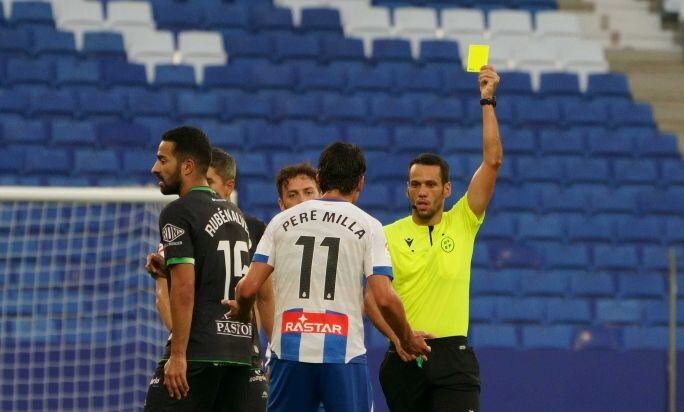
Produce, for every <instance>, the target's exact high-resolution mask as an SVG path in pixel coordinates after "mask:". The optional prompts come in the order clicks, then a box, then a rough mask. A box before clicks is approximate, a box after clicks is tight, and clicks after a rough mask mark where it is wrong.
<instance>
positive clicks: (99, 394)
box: [0, 187, 174, 411]
mask: <svg viewBox="0 0 684 412" xmlns="http://www.w3.org/2000/svg"><path fill="white" fill-rule="evenodd" d="M173 198H174V197H166V196H162V195H161V194H160V193H159V191H158V189H152V188H150V189H145V188H139V189H124V188H113V189H109V188H88V189H69V188H46V187H44V188H24V187H0V356H1V358H0V359H1V360H0V368H1V369H2V375H1V376H2V378H1V380H0V382H1V385H2V390H1V391H0V410H2V411H25V410H51V411H62V410H64V411H67V410H68V411H72V410H79V411H86V410H92V411H125V410H136V411H137V410H141V408H142V404H143V402H144V398H145V393H146V390H147V385H148V383H149V380H150V377H151V376H152V372H153V370H154V368H155V364H156V362H158V360H159V358H160V356H161V354H162V349H163V346H164V343H165V341H166V338H167V336H168V333H167V332H166V330H165V329H164V327H163V325H162V323H161V321H160V319H159V317H158V315H157V312H156V308H155V297H154V282H153V280H152V279H151V278H150V277H149V276H148V275H147V274H146V272H145V270H144V262H145V256H146V255H147V253H149V252H151V251H154V250H156V245H157V243H158V241H159V231H158V226H157V219H158V216H159V212H160V211H161V209H162V207H163V205H164V204H165V203H166V202H168V201H170V200H173Z"/></svg>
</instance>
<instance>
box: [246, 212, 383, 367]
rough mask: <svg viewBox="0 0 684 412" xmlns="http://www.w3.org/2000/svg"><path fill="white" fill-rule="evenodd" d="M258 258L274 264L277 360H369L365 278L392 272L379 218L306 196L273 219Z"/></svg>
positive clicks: (272, 349) (275, 350)
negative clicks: (366, 331) (365, 327)
mask: <svg viewBox="0 0 684 412" xmlns="http://www.w3.org/2000/svg"><path fill="white" fill-rule="evenodd" d="M253 261H254V262H261V263H266V264H268V265H270V266H272V267H273V268H274V270H273V274H272V276H273V287H274V291H275V321H274V326H273V334H272V341H271V352H272V353H273V354H274V355H275V356H277V357H278V359H284V360H291V361H299V362H307V363H363V362H365V360H366V359H365V354H366V348H365V346H364V343H363V336H364V335H363V283H364V282H363V280H364V277H367V276H370V275H385V276H389V277H390V278H391V277H392V267H391V263H390V257H389V252H388V251H387V243H386V241H385V234H384V231H383V229H382V224H381V223H380V222H379V221H378V220H376V219H374V218H373V217H372V216H370V215H369V214H367V213H366V212H364V211H363V210H361V209H359V208H358V207H356V206H355V205H353V204H352V203H350V202H346V201H339V200H331V199H319V200H309V201H306V202H303V203H300V204H299V205H297V206H294V207H292V208H290V209H287V210H285V211H283V212H281V213H280V214H278V215H277V216H275V217H274V218H273V220H271V222H270V223H269V224H268V226H267V227H266V231H265V232H264V235H263V237H262V238H261V241H260V242H259V246H258V247H257V250H256V253H255V255H254V258H253Z"/></svg>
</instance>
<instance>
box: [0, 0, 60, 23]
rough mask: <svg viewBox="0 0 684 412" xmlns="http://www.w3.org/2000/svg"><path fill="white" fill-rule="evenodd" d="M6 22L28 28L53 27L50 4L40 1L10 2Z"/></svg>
mask: <svg viewBox="0 0 684 412" xmlns="http://www.w3.org/2000/svg"><path fill="white" fill-rule="evenodd" d="M11 6H12V11H11V13H10V15H9V19H8V23H9V24H10V25H12V26H22V27H30V28H45V27H47V28H51V27H55V21H54V18H53V16H52V5H51V4H50V3H45V2H42V1H15V2H12V4H11Z"/></svg>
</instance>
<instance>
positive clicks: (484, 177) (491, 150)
mask: <svg viewBox="0 0 684 412" xmlns="http://www.w3.org/2000/svg"><path fill="white" fill-rule="evenodd" d="M478 83H479V86H480V99H481V100H480V104H481V105H482V163H481V164H480V167H478V169H477V170H476V171H475V174H474V175H473V178H472V179H471V180H470V184H469V185H468V206H470V209H471V210H472V211H473V212H474V213H475V215H477V216H478V217H480V216H482V214H483V213H484V212H485V209H487V205H488V204H489V201H490V200H491V199H492V195H493V194H494V184H495V183H496V177H497V175H498V173H499V167H500V166H501V163H502V161H503V147H502V145H501V136H500V135H499V122H498V121H497V119H496V113H495V109H494V108H495V107H496V97H495V94H494V93H495V92H496V87H497V86H498V85H499V75H498V74H497V73H496V70H494V68H493V67H492V66H483V67H482V69H481V70H480V73H479V75H478Z"/></svg>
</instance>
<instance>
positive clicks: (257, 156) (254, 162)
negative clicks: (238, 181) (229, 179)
mask: <svg viewBox="0 0 684 412" xmlns="http://www.w3.org/2000/svg"><path fill="white" fill-rule="evenodd" d="M235 160H236V162H237V164H238V165H239V167H240V169H239V171H238V173H239V174H240V177H242V178H249V177H255V178H261V179H269V178H270V176H268V174H267V172H268V170H269V168H268V163H267V160H266V155H264V154H263V153H242V154H240V155H237V154H236V156H235ZM255 186H256V184H255ZM272 186H273V185H272V184H271V183H269V185H268V187H267V188H261V191H262V192H263V193H262V194H261V196H268V198H269V199H270V200H269V201H270V202H271V204H272V203H273V201H274V200H273V199H274V198H275V194H273V195H271V193H273V187H272ZM251 187H253V186H252V184H249V185H247V190H248V195H249V194H250V193H259V191H260V190H256V188H255V189H250V188H251ZM248 198H249V199H250V202H252V201H253V199H251V197H250V196H248Z"/></svg>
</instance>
